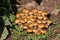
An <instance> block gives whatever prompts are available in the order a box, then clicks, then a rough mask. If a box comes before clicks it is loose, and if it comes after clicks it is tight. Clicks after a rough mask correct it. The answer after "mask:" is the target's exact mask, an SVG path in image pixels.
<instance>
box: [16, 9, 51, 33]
mask: <svg viewBox="0 0 60 40" xmlns="http://www.w3.org/2000/svg"><path fill="white" fill-rule="evenodd" d="M47 15H48V13H47V12H45V11H41V10H37V9H32V10H30V9H22V10H21V11H20V12H19V13H17V14H16V20H15V23H16V24H18V25H19V27H20V28H22V29H24V30H26V31H27V32H29V33H30V32H31V33H35V34H42V33H46V32H47V28H48V26H49V25H50V24H51V23H52V21H51V20H50V19H49V18H48V17H47Z"/></svg>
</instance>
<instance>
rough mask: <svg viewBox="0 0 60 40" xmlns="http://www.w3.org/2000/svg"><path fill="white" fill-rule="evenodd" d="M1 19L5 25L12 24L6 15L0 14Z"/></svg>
mask: <svg viewBox="0 0 60 40" xmlns="http://www.w3.org/2000/svg"><path fill="white" fill-rule="evenodd" d="M2 19H3V20H4V22H5V25H9V26H12V24H11V22H10V21H9V19H8V17H7V16H2Z"/></svg>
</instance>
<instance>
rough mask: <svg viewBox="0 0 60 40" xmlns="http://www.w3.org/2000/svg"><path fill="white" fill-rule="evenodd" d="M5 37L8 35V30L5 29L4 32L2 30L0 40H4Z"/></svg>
mask: <svg viewBox="0 0 60 40" xmlns="http://www.w3.org/2000/svg"><path fill="white" fill-rule="evenodd" d="M7 35H8V30H7V28H6V27H5V28H4V30H3V33H2V36H1V38H0V40H4V39H6V37H7Z"/></svg>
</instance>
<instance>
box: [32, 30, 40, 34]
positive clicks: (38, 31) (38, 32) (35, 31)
mask: <svg viewBox="0 0 60 40" xmlns="http://www.w3.org/2000/svg"><path fill="white" fill-rule="evenodd" d="M33 32H34V33H35V34H38V35H39V34H41V31H40V30H38V29H33Z"/></svg>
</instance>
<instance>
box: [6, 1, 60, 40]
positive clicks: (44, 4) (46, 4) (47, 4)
mask: <svg viewBox="0 0 60 40" xmlns="http://www.w3.org/2000/svg"><path fill="white" fill-rule="evenodd" d="M31 1H35V0H21V1H20V2H21V5H25V4H27V3H29V2H31ZM57 6H60V0H42V1H41V2H40V8H41V10H45V11H47V12H49V13H52V11H54V9H55V8H56V7H57ZM54 12H55V11H54ZM54 14H55V13H54ZM54 14H53V15H52V14H51V16H50V17H51V19H53V18H55V17H56V18H57V19H58V20H57V24H60V13H57V12H56V14H57V15H54ZM51 28H53V29H54V30H56V35H57V34H60V28H58V27H57V26H56V28H54V27H51ZM19 39H20V38H19ZM7 40H13V39H12V37H11V36H10V37H9V38H7ZM48 40H58V39H57V37H56V36H49V37H48Z"/></svg>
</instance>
